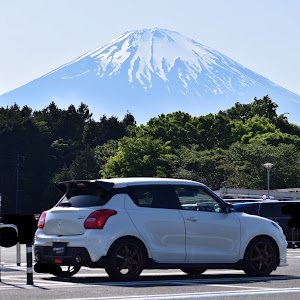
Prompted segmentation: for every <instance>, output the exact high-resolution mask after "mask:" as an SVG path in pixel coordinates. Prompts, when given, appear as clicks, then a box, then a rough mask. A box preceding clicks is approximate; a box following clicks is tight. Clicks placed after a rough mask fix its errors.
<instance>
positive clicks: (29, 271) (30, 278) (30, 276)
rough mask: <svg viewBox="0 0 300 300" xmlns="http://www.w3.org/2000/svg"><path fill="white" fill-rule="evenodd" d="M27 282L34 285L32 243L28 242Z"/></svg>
mask: <svg viewBox="0 0 300 300" xmlns="http://www.w3.org/2000/svg"><path fill="white" fill-rule="evenodd" d="M26 261H27V284H30V285H33V269H32V244H26Z"/></svg>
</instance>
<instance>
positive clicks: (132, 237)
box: [107, 235, 150, 259]
mask: <svg viewBox="0 0 300 300" xmlns="http://www.w3.org/2000/svg"><path fill="white" fill-rule="evenodd" d="M126 239H133V240H135V241H136V242H138V243H139V244H140V246H141V247H142V248H143V250H144V253H145V258H146V259H148V258H149V257H150V256H149V251H148V249H147V246H146V245H145V243H144V242H143V241H142V240H141V239H140V238H138V237H136V236H134V235H124V236H122V237H119V238H118V239H116V240H115V241H114V242H113V243H112V244H111V245H110V247H109V249H108V251H107V253H108V252H109V250H110V249H111V248H112V247H113V246H114V244H116V243H117V242H119V241H120V240H126Z"/></svg>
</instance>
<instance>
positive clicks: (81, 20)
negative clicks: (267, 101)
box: [0, 0, 300, 105]
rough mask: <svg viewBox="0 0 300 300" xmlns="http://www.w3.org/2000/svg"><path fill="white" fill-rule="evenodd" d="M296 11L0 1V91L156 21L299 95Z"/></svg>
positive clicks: (266, 1) (275, 2)
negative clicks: (126, 32)
mask: <svg viewBox="0 0 300 300" xmlns="http://www.w3.org/2000/svg"><path fill="white" fill-rule="evenodd" d="M299 13H300V1H298V0H285V1H283V0H198V1H197V0H184V1H182V0H149V1H148V0H147V1H146V0H127V1H124V0H111V1H107V0H106V1H103V0H0V94H3V93H5V92H8V91H10V90H12V89H14V88H17V87H19V86H21V85H23V84H25V83H27V82H29V81H31V80H33V79H35V78H38V77H40V76H42V75H44V74H46V73H48V72H49V71H51V70H53V69H55V68H57V67H59V66H61V65H63V64H65V63H67V62H69V61H71V60H72V59H74V58H76V57H78V56H80V55H81V54H83V53H86V52H88V51H90V50H93V49H94V48H96V47H98V46H100V45H102V44H104V43H106V42H109V41H110V40H112V39H114V38H116V37H118V36H119V35H121V34H122V33H124V32H125V31H128V30H133V29H143V28H153V27H159V28H165V29H169V30H174V31H177V32H179V33H180V34H182V35H185V36H187V37H189V38H193V39H195V40H196V41H198V42H200V43H202V44H204V45H206V46H209V47H211V48H213V49H215V50H218V51H220V52H221V53H223V54H225V55H227V56H229V57H230V58H232V59H233V60H235V61H237V62H238V63H240V64H242V65H244V66H245V67H247V68H249V69H251V70H252V71H255V72H257V73H259V74H260V75H263V76H265V77H267V78H268V79H270V80H272V81H274V82H275V83H277V84H279V85H281V86H283V87H285V88H287V89H289V90H291V91H292V92H294V93H297V94H299V95H300V71H299V70H300V33H299V32H300V18H299ZM0 105H1V103H0Z"/></svg>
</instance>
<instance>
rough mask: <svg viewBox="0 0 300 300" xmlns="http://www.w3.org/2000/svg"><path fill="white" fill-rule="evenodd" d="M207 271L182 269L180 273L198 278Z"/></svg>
mask: <svg viewBox="0 0 300 300" xmlns="http://www.w3.org/2000/svg"><path fill="white" fill-rule="evenodd" d="M206 270H207V269H205V268H184V269H181V271H182V272H184V273H186V274H188V275H190V276H200V275H202V274H203V273H204V272H205V271H206Z"/></svg>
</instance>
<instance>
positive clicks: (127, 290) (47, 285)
mask: <svg viewBox="0 0 300 300" xmlns="http://www.w3.org/2000/svg"><path fill="white" fill-rule="evenodd" d="M21 250H22V251H21V253H22V260H21V261H22V263H21V266H16V251H15V247H13V248H1V280H2V282H1V283H0V294H1V299H22V298H26V299H29V298H30V299H72V300H75V299H78V300H79V299H80V300H88V299H91V300H94V299H107V300H109V299H114V300H118V299H135V300H137V299H139V300H140V299H156V300H157V299H164V300H165V299H211V298H224V299H225V297H226V299H237V300H238V299H245V297H247V299H299V298H300V276H299V270H300V249H288V263H289V266H288V267H284V268H278V269H277V271H275V272H273V273H272V275H271V276H269V277H261V278H259V277H247V276H246V275H245V274H244V273H243V272H242V271H235V270H208V271H207V272H205V273H204V274H203V275H202V276H201V277H198V278H194V277H188V276H186V275H184V273H182V272H181V271H180V270H145V271H143V273H142V275H141V277H140V279H139V280H138V281H133V282H112V281H111V280H110V279H109V278H108V276H107V275H106V273H105V272H104V271H103V270H101V269H88V268H82V269H81V270H80V271H79V273H78V274H76V275H75V276H74V277H72V278H70V279H58V278H56V277H54V276H52V275H48V274H37V273H34V274H33V283H34V284H33V285H27V284H26V278H27V276H26V259H25V257H26V253H25V247H24V246H22V248H21Z"/></svg>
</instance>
